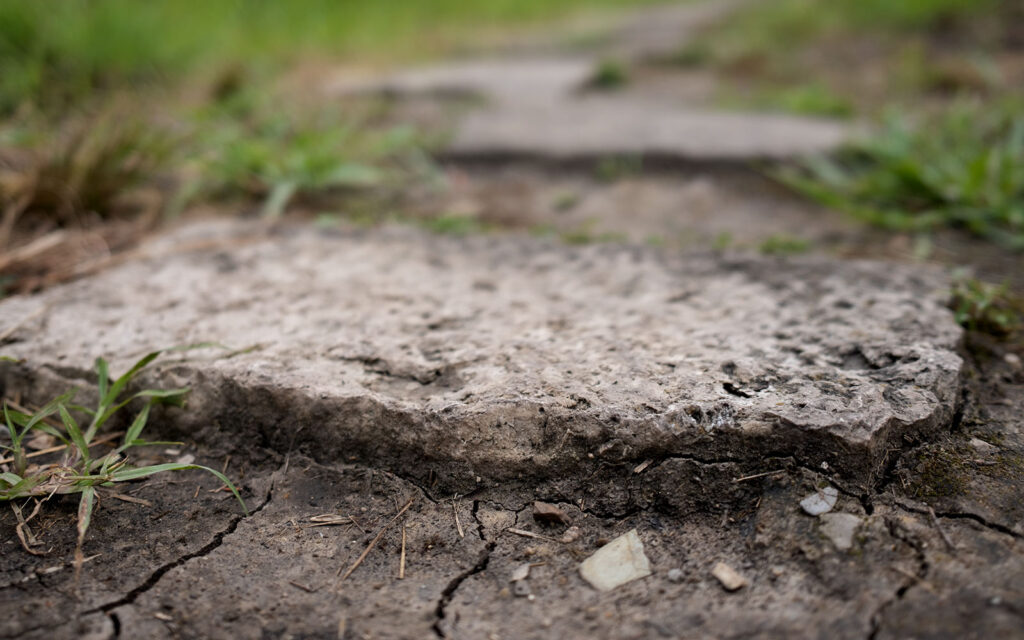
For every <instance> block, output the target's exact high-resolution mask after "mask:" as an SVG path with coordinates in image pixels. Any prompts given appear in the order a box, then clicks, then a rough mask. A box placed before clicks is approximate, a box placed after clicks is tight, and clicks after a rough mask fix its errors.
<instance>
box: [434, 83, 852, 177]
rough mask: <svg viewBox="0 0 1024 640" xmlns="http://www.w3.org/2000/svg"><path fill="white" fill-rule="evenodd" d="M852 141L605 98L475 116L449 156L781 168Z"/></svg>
mask: <svg viewBox="0 0 1024 640" xmlns="http://www.w3.org/2000/svg"><path fill="white" fill-rule="evenodd" d="M850 135H851V130H850V128H849V126H848V125H846V124H844V123H840V122H835V121H831V120H824V119H812V118H803V117H795V116H788V115H781V114H755V113H728V112H721V111H703V110H699V109H680V108H678V107H675V106H670V105H661V104H651V103H644V102H638V101H635V100H630V99H612V98H604V97H602V98H592V99H577V100H566V101H563V102H561V103H560V104H558V106H557V107H547V106H543V107H538V108H529V107H525V106H522V105H516V106H514V107H509V108H502V107H496V108H491V109H481V110H477V111H473V112H471V113H469V114H468V115H467V117H466V118H465V119H464V120H463V121H462V122H461V123H460V124H459V125H458V126H457V127H456V129H455V133H454V135H453V138H452V141H451V144H450V145H449V146H448V148H447V149H446V153H447V154H448V155H449V156H451V157H463V158H465V157H469V158H472V157H497V158H503V157H513V158H515V157H525V158H538V159H545V160H573V159H580V158H583V159H588V158H589V159H593V158H598V159H600V158H605V157H608V156H616V155H632V156H644V157H655V158H662V159H669V160H680V161H700V162H707V161H711V162H714V161H751V160H764V159H768V160H782V159H787V158H794V157H798V156H801V155H808V154H816V153H823V152H827V151H831V150H834V149H836V148H838V147H839V146H840V145H841V144H842V143H843V142H845V141H847V140H848V139H849V138H850Z"/></svg>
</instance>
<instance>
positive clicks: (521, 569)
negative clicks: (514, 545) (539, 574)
mask: <svg viewBox="0 0 1024 640" xmlns="http://www.w3.org/2000/svg"><path fill="white" fill-rule="evenodd" d="M529 577H530V563H529V562H527V563H526V564H521V565H519V566H518V567H516V570H515V571H513V572H512V577H510V578H509V582H519V581H520V580H526V579H527V578H529Z"/></svg>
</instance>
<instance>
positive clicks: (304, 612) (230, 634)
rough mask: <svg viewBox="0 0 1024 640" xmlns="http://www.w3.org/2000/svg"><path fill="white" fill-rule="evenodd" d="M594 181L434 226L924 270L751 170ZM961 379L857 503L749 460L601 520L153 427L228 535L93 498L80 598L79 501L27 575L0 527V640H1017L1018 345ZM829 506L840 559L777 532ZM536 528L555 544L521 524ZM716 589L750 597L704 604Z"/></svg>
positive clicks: (800, 472) (42, 532)
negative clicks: (736, 469)
mask: <svg viewBox="0 0 1024 640" xmlns="http://www.w3.org/2000/svg"><path fill="white" fill-rule="evenodd" d="M645 73H650V74H651V75H650V76H644V77H643V79H642V82H641V85H640V88H638V89H637V90H638V91H648V92H653V93H655V94H658V95H660V96H661V97H662V98H666V97H667V98H666V99H677V98H678V97H679V96H680V95H682V96H684V98H685V97H687V96H688V97H691V98H694V99H705V98H707V96H708V95H710V89H708V88H707V85H706V82H707V79H706V78H705V77H703V76H701V77H696V78H695V79H694V80H693V83H692V84H688V85H686V84H683V85H675V84H671V83H666V82H664V81H663V80H660V79H658V78H660V77H661V76H660V75H659V74H661V73H662V72H661V71H655V70H651V71H647V72H645ZM679 73H681V74H684V75H685V74H687V73H690V72H687V71H680V72H679ZM673 77H675V76H673ZM652 78H653V79H652ZM659 92H660V93H659ZM599 165H600V163H596V164H595V163H585V164H579V163H577V164H573V163H565V164H545V163H542V162H532V161H503V162H490V161H487V160H486V159H483V158H478V159H465V160H462V161H459V162H455V161H451V162H449V163H447V164H446V165H445V173H446V175H447V178H448V182H449V184H450V186H451V189H450V190H449V191H447V192H445V194H444V195H443V199H444V200H443V202H444V208H446V209H447V210H449V211H451V212H452V213H454V214H457V215H460V216H464V217H469V218H471V219H473V220H475V221H478V222H480V223H482V224H483V225H484V226H486V227H488V228H490V227H493V228H494V229H497V230H498V231H500V232H503V233H505V232H511V233H520V234H522V233H526V232H530V233H535V234H554V235H560V236H562V237H563V239H564V240H566V241H567V242H570V243H573V242H579V243H590V242H596V241H603V242H615V243H623V242H626V243H629V242H631V243H647V244H655V245H658V246H662V247H666V248H667V249H668V250H676V249H686V248H694V247H706V246H707V245H708V244H709V243H715V242H724V243H727V244H728V245H730V246H731V247H733V248H738V249H744V250H750V249H757V248H759V247H762V246H763V245H764V243H765V242H766V241H767V240H769V239H771V238H778V237H787V238H788V237H795V238H798V239H800V240H805V241H807V242H808V243H810V251H812V252H818V253H822V254H825V255H830V256H834V257H836V258H837V259H841V258H845V257H868V258H879V259H887V260H897V261H905V262H913V261H915V260H920V259H921V255H920V252H918V251H915V246H914V240H913V239H912V238H910V237H908V236H901V235H893V234H882V233H880V232H877V231H874V230H869V229H865V228H863V227H860V226H858V225H857V224H855V223H853V222H850V221H846V220H843V219H841V218H839V216H838V215H837V214H834V213H830V212H826V211H824V210H822V209H820V208H818V207H816V206H813V205H811V204H809V203H807V202H806V201H803V200H799V199H796V198H794V197H793V196H792V195H790V194H788V193H786V192H783V191H782V190H781V189H780V188H779V187H778V186H777V185H776V184H775V183H773V182H772V181H771V180H770V179H767V178H766V177H764V175H763V174H761V173H759V172H758V171H756V170H752V169H750V168H749V166H747V167H743V168H739V167H737V166H735V165H733V166H727V167H721V166H717V167H709V166H682V165H679V164H676V165H670V166H665V167H655V166H652V165H643V166H637V165H635V164H631V163H630V162H629V161H628V159H627V161H626V162H625V163H619V164H617V165H614V166H610V165H609V166H605V167H603V168H602V167H601V166H599ZM431 197H433V196H431ZM414 199H418V200H420V201H421V203H422V204H423V205H424V207H423V208H424V210H428V209H429V210H435V211H436V210H437V208H438V206H437V201H436V200H429V204H427V203H428V199H427V197H426V196H424V198H423V199H421V198H419V197H418V196H416V197H414ZM494 229H490V230H491V231H494ZM475 231H479V229H477V230H475ZM926 259H927V260H929V261H932V262H935V263H938V264H940V265H947V266H960V265H968V266H971V267H973V268H974V269H975V270H976V272H977V273H978V274H979V275H981V276H983V277H987V278H989V279H992V280H996V281H998V280H1002V279H1003V278H1009V279H1010V282H1011V284H1012V285H1013V287H1014V288H1015V289H1017V290H1022V289H1024V280H1022V279H1021V278H1022V277H1024V276H1022V274H1024V269H1021V267H1022V266H1024V265H1022V259H1021V257H1020V256H1019V255H1018V254H1011V253H1008V252H1004V251H1001V250H997V249H993V248H992V247H991V246H990V245H987V244H984V243H981V242H980V241H976V240H972V239H970V238H967V237H965V236H963V235H961V234H958V233H952V232H951V233H948V234H942V233H940V234H938V235H937V236H935V238H934V246H933V247H932V250H931V252H930V253H929V255H928V256H927V258H926ZM0 342H2V341H0ZM961 353H962V355H963V357H964V358H965V360H966V361H967V363H968V364H967V374H966V376H965V379H964V381H963V389H962V403H961V406H960V410H959V412H958V413H957V415H956V417H955V419H954V421H953V423H952V424H950V425H948V430H947V431H945V432H944V433H943V435H942V436H941V437H939V438H937V439H935V440H929V441H919V440H912V439H907V440H905V441H904V442H902V443H900V444H901V446H900V447H899V449H898V450H897V451H893V452H892V455H891V456H890V457H889V458H888V459H889V465H888V467H887V468H886V469H885V470H884V473H883V474H882V476H881V477H880V478H879V479H878V481H877V482H875V483H874V484H873V485H872V486H853V485H848V484H846V483H844V482H843V481H842V480H840V479H839V478H837V477H836V476H835V475H834V474H833V473H832V470H830V469H828V468H810V467H808V466H805V465H804V466H801V465H797V464H795V463H793V462H792V461H787V460H785V459H782V460H768V461H765V466H764V468H763V469H757V470H756V471H757V472H758V473H756V474H751V475H756V476H757V477H749V478H735V479H734V482H735V483H736V484H738V485H742V486H743V487H744V489H743V490H742V491H738V492H729V493H725V492H722V493H716V491H717V489H715V488H714V487H711V486H709V488H708V489H707V491H706V493H704V494H703V495H702V496H700V497H701V499H700V500H688V499H678V496H674V495H673V491H674V490H677V489H678V487H675V486H673V485H672V483H671V482H662V483H661V484H660V485H659V486H658V487H656V489H655V490H653V491H654V493H653V494H652V495H650V496H649V497H651V499H650V500H647V501H644V502H643V504H644V505H645V506H644V507H643V508H641V507H637V506H629V507H627V508H624V509H623V510H621V511H616V510H602V509H601V508H600V507H595V506H594V504H595V502H597V503H600V502H601V501H591V500H589V499H588V498H587V497H586V496H584V495H582V494H580V493H573V492H559V491H558V490H557V488H556V489H552V488H551V487H552V486H555V487H557V485H551V484H546V485H545V486H546V487H548V488H547V489H545V490H544V491H543V492H541V493H538V491H537V490H536V489H535V488H534V483H533V482H532V480H533V479H531V478H530V477H522V478H519V479H518V480H517V481H516V482H515V483H507V484H505V485H499V486H491V487H487V488H484V489H479V490H477V491H474V492H470V493H467V494H465V495H450V494H446V493H443V492H440V491H439V490H438V488H437V487H438V486H444V484H445V482H444V479H443V478H438V479H435V480H434V481H431V482H423V481H422V477H423V475H424V474H423V473H422V471H423V470H422V469H409V470H408V471H407V472H404V473H403V472H398V473H395V472H391V471H384V470H381V469H379V468H375V466H374V465H373V464H372V461H364V462H356V461H350V460H344V459H342V460H339V459H338V458H337V457H331V456H328V455H325V453H324V451H323V450H321V449H320V448H318V447H317V446H316V444H315V439H306V440H304V441H299V442H298V443H292V444H282V443H281V442H280V441H271V440H269V439H260V438H252V439H249V440H247V441H245V442H239V441H237V439H232V438H230V437H228V436H229V435H230V434H224V433H218V432H217V430H216V429H207V430H204V431H202V432H197V433H194V434H192V433H181V432H178V431H175V430H174V429H172V428H171V427H170V426H169V425H166V424H164V425H162V424H160V423H159V421H157V422H156V423H155V424H153V425H152V427H151V431H152V432H151V433H150V434H149V436H150V437H153V438H157V437H167V438H179V439H183V440H184V441H185V444H184V445H183V446H180V447H173V448H169V447H159V448H154V449H152V450H151V452H150V454H149V455H151V456H152V460H151V462H154V463H155V462H168V461H172V460H175V459H178V458H179V457H180V456H182V455H187V454H191V455H194V456H195V457H196V460H197V461H198V462H200V463H202V464H207V465H209V466H211V467H214V468H217V469H221V468H224V469H226V471H227V473H228V475H229V476H230V477H232V478H233V479H235V480H237V481H239V483H240V488H241V490H242V494H243V497H244V499H245V501H246V504H247V505H248V507H249V514H248V515H243V514H242V513H241V512H240V510H239V507H238V504H237V502H236V501H235V500H234V498H233V496H232V495H231V494H230V493H228V492H226V491H224V490H222V489H223V488H222V487H220V483H219V482H217V481H216V480H215V479H214V478H212V477H211V476H209V475H208V474H203V473H201V472H198V471H190V472H184V473H181V474H172V475H170V476H168V477H162V476H158V477H156V478H152V479H149V480H145V481H140V482H134V483H128V484H125V485H121V486H119V487H118V492H119V494H120V495H115V494H113V493H112V492H110V491H106V490H103V491H101V492H100V498H101V499H100V506H99V508H98V510H97V513H96V514H95V516H94V518H93V523H92V526H91V528H90V530H89V534H88V537H87V538H86V541H85V546H84V554H85V557H86V559H87V560H86V562H85V564H84V565H83V567H82V569H81V574H80V575H78V576H76V575H75V571H74V568H73V563H72V558H73V552H74V548H75V519H76V508H77V502H76V501H75V500H73V499H71V498H61V497H55V498H53V499H51V500H50V501H49V502H48V503H47V508H46V509H44V510H43V511H42V512H41V513H40V515H39V516H38V517H37V518H36V519H35V520H33V522H32V523H31V529H32V531H33V532H34V534H35V536H36V537H38V538H39V540H40V542H41V545H39V546H38V547H37V548H38V549H42V550H43V552H42V554H41V555H33V554H29V553H28V552H26V551H25V550H24V549H23V547H22V545H21V543H20V542H19V540H18V536H17V533H16V529H15V528H16V524H17V520H16V518H15V516H14V514H13V513H12V511H11V510H10V509H6V508H5V509H2V510H0V549H2V550H3V552H2V554H0V638H18V639H23V640H30V639H35V638H40V639H42V638H47V639H50V638H55V639H60V638H88V639H90V640H100V639H110V638H296V639H298V638H310V639H312V638H338V639H348V640H355V639H362V638H367V639H370V638H396V639H398V638H402V639H405V638H414V639H426V638H462V639H477V638H481V639H487V640H491V639H494V640H498V639H506V638H538V639H539V638H551V637H562V638H565V639H567V640H569V639H577V638H601V639H605V638H608V639H613V638H614V639H620V638H621V639H627V638H719V639H726V638H729V639H739V638H794V637H806V638H857V639H861V640H863V639H867V640H876V639H877V640H881V639H899V638H920V639H923V638H950V639H952V638H979V639H981V638H985V639H988V638H1024V500H1022V499H1021V495H1022V491H1024V365H1022V364H1021V362H1022V358H1024V345H1021V344H1020V343H1019V341H1018V342H1012V341H1008V342H1001V341H997V340H995V339H994V338H991V337H987V336H983V335H980V334H973V333H972V334H968V336H967V338H966V340H965V342H964V344H963V345H962V349H961ZM0 391H2V389H0ZM240 411H241V409H240ZM315 428H316V425H310V429H311V430H312V429H315ZM135 462H136V463H137V464H138V463H141V462H143V461H141V460H136V461H135ZM662 464H666V465H676V467H675V468H672V469H669V471H671V472H672V473H675V474H678V475H679V477H682V476H683V475H685V476H686V482H682V481H681V482H680V483H679V486H694V484H696V485H700V482H701V479H702V478H703V477H704V474H705V473H707V474H708V476H709V477H710V476H711V475H716V474H712V473H711V470H709V469H707V468H706V467H707V465H706V464H705V463H701V462H699V461H696V460H682V461H666V462H664V463H662ZM708 464H713V463H708ZM646 471H648V469H647V468H643V469H641V468H638V467H634V466H626V465H620V466H618V467H616V468H614V469H612V470H611V471H610V472H608V473H605V474H602V476H601V479H602V481H603V482H604V483H605V484H601V485H600V486H593V487H589V489H588V491H589V492H590V493H596V494H602V495H606V496H612V495H621V494H625V495H630V496H632V495H633V494H635V493H638V492H641V491H652V489H651V488H650V487H649V486H648V485H646V484H645V483H644V473H645V472H646ZM717 475H720V474H717ZM665 477H669V478H671V477H672V475H671V474H668V475H667V476H665ZM826 482H827V483H829V484H831V485H832V486H835V487H837V488H838V489H839V494H840V495H839V499H838V502H837V504H836V506H835V509H834V511H833V513H842V514H849V516H850V517H851V518H856V522H857V524H856V527H855V530H854V533H853V536H852V538H851V539H850V540H849V544H848V545H847V544H845V541H844V540H843V539H842V538H843V536H840V535H837V534H835V532H834V531H832V530H830V529H829V527H828V525H827V522H829V521H828V520H827V519H822V518H821V517H812V516H809V515H807V514H806V513H804V511H803V510H802V509H801V507H800V504H799V503H800V501H801V499H803V498H804V497H805V496H807V495H808V494H810V493H814V492H815V491H816V489H818V488H820V487H821V486H822V484H823V483H826ZM576 484H577V485H578V483H576ZM737 495H738V496H739V497H738V498H737ZM535 501H543V502H547V503H551V504H555V505H557V506H558V507H559V509H560V510H561V511H562V512H563V513H564V514H565V516H567V517H566V519H565V521H563V522H559V523H556V524H550V523H548V522H542V521H540V520H538V519H537V518H536V517H535V511H536V507H535ZM604 502H605V504H613V503H616V502H617V501H616V500H607V501H604ZM618 502H622V501H618ZM631 502H632V501H626V502H624V503H626V504H629V503H631ZM680 504H683V505H693V504H697V505H699V508H680V507H679V506H678V505H680ZM673 505H676V506H673ZM407 506H408V508H407V510H406V509H405V508H406V507H407ZM848 522H852V520H848ZM634 529H635V530H636V532H637V534H638V536H639V538H640V540H641V541H642V542H643V545H644V550H645V553H646V555H647V556H648V558H649V559H650V564H651V569H652V575H650V576H649V577H646V578H643V579H640V580H637V581H634V582H631V583H628V584H626V585H623V586H621V587H618V588H616V589H614V590H612V591H609V592H599V591H597V590H595V589H593V588H592V587H591V586H590V585H589V584H588V583H587V582H586V581H584V579H583V578H582V577H581V576H580V573H579V570H578V566H579V563H580V562H581V561H582V560H584V559H585V558H587V557H588V556H590V555H591V554H592V553H594V552H595V551H596V550H597V549H598V548H600V547H602V546H603V545H605V544H606V543H608V542H609V541H610V540H612V539H614V538H616V537H617V536H619V535H621V534H624V533H626V532H628V531H630V530H634ZM718 563H725V564H727V565H729V566H730V567H732V568H733V569H734V570H736V571H737V572H738V573H740V574H741V575H742V576H743V577H744V578H745V580H746V582H747V584H746V585H745V586H743V587H741V588H739V589H738V590H735V591H728V590H726V589H725V588H723V585H722V584H721V583H720V582H719V580H717V579H716V578H715V577H714V576H713V575H712V569H713V567H715V565H716V564H718ZM524 565H529V567H530V568H529V573H528V577H527V578H525V579H519V580H515V581H514V580H513V577H516V576H517V575H518V574H519V573H520V572H521V571H522V567H523V566H524Z"/></svg>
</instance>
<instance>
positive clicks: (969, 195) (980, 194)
mask: <svg viewBox="0 0 1024 640" xmlns="http://www.w3.org/2000/svg"><path fill="white" fill-rule="evenodd" d="M780 175H781V177H782V179H783V181H784V182H786V183H787V184H789V185H791V186H793V187H795V188H796V189H798V190H800V191H802V192H803V193H805V194H806V195H808V196H811V197H812V198H814V199H816V200H818V201H819V202H821V203H823V204H825V205H827V206H830V207H833V208H836V209H839V210H841V211H845V212H848V213H850V214H853V215H854V216H856V217H858V218H860V219H862V220H865V221H867V222H869V223H872V224H875V225H878V226H881V227H884V228H887V229H894V230H902V231H908V230H913V231H916V230H929V229H934V228H937V227H952V228H958V229H963V230H966V231H968V232H970V233H972V234H975V235H978V236H981V237H984V238H988V239H990V240H993V241H996V242H998V243H1000V244H1002V245H1004V246H1006V247H1008V248H1010V249H1016V250H1021V249H1024V111H1022V110H1021V109H1020V106H1019V105H1018V104H1017V103H1013V104H1006V105H1003V107H1002V108H986V109H982V108H978V107H973V106H967V105H964V104H961V105H959V106H957V107H955V108H953V109H950V110H948V111H946V112H944V113H942V114H941V115H939V116H937V117H932V118H930V119H926V120H925V121H923V122H921V123H919V124H917V125H911V124H908V123H907V121H905V120H904V119H900V118H897V117H890V118H889V119H888V121H887V122H886V124H885V127H884V129H883V131H882V132H881V133H879V134H878V135H877V136H874V137H871V138H869V139H867V140H865V141H863V142H860V143H856V144H854V145H852V146H851V147H850V148H849V149H848V150H847V151H846V152H845V153H843V154H841V155H840V156H839V157H837V158H825V157H821V158H815V159H813V160H810V161H807V162H806V163H804V165H803V166H802V167H801V168H800V169H799V170H789V171H784V172H782V173H781V174H780Z"/></svg>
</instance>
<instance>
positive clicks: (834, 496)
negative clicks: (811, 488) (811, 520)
mask: <svg viewBox="0 0 1024 640" xmlns="http://www.w3.org/2000/svg"><path fill="white" fill-rule="evenodd" d="M838 500H839V491H838V490H837V489H836V488H835V487H825V488H824V489H818V490H817V491H815V492H814V493H812V494H811V495H809V496H807V497H806V498H804V499H803V500H801V501H800V507H801V508H803V510H804V512H806V513H807V514H808V515H811V516H820V515H821V514H823V513H828V512H829V511H831V510H832V507H834V506H836V501H838Z"/></svg>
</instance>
